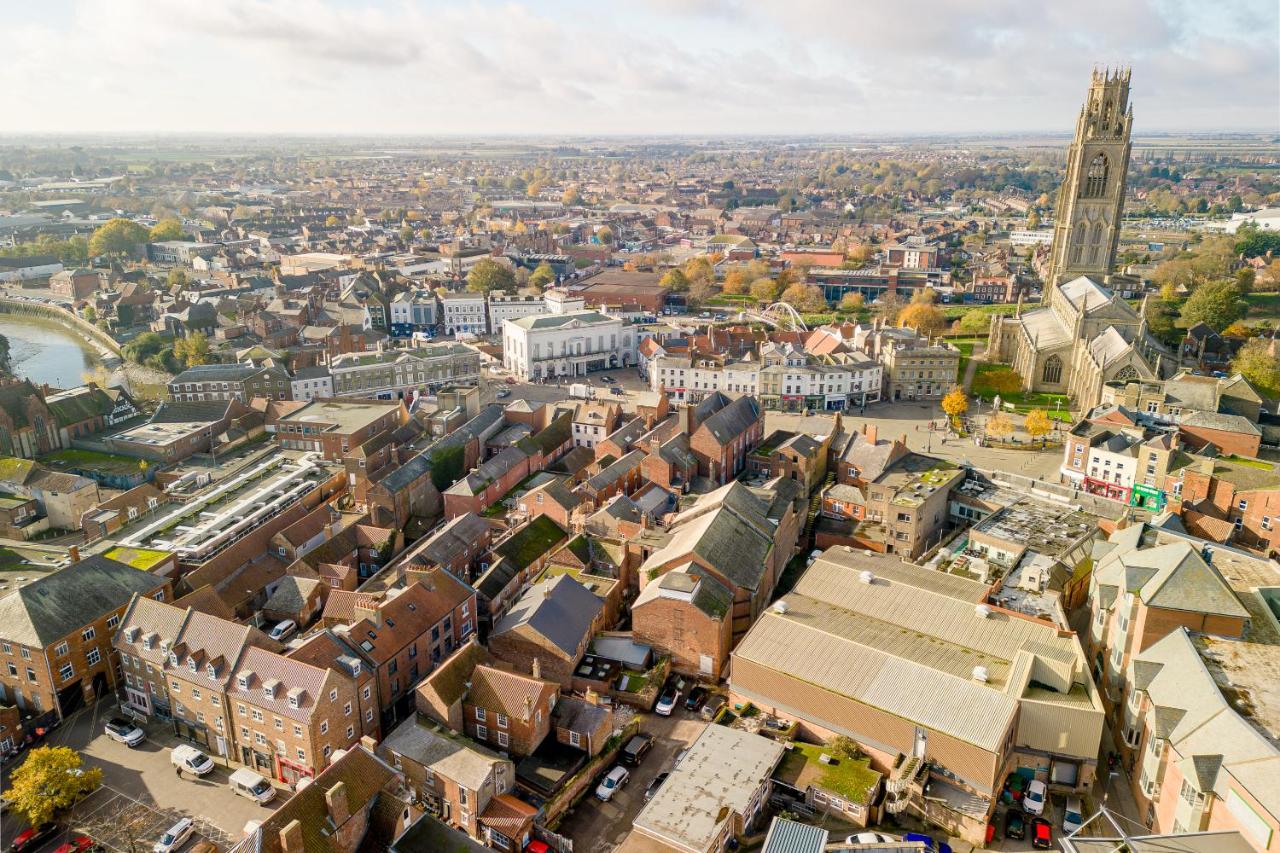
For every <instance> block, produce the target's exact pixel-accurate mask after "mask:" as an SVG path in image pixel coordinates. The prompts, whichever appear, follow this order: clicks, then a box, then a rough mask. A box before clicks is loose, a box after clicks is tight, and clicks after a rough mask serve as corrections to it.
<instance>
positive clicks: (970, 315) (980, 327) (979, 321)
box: [956, 308, 991, 335]
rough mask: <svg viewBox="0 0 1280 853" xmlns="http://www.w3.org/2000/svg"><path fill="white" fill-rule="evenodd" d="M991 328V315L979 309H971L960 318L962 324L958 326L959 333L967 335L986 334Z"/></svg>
mask: <svg viewBox="0 0 1280 853" xmlns="http://www.w3.org/2000/svg"><path fill="white" fill-rule="evenodd" d="M990 328H991V315H990V314H988V313H987V312H986V311H979V310H978V309H977V308H973V309H970V310H968V311H966V312H964V314H963V315H962V316H961V317H960V322H959V323H957V324H956V329H957V331H960V332H963V333H964V334H966V335H981V334H985V333H986V332H987V330H988V329H990Z"/></svg>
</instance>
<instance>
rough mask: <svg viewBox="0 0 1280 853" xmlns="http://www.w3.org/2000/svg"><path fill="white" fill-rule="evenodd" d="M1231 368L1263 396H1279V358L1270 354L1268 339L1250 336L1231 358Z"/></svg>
mask: <svg viewBox="0 0 1280 853" xmlns="http://www.w3.org/2000/svg"><path fill="white" fill-rule="evenodd" d="M1231 370H1232V372H1234V373H1239V374H1240V375H1241V376H1243V377H1244V378H1245V379H1248V380H1249V381H1250V382H1251V383H1253V386H1254V387H1255V388H1257V389H1258V391H1260V392H1261V393H1262V394H1263V395H1264V396H1267V397H1272V398H1275V397H1280V358H1277V357H1276V356H1275V355H1274V354H1272V352H1271V346H1270V341H1267V340H1266V339H1264V338H1251V339H1250V340H1249V341H1248V343H1246V344H1245V345H1244V346H1242V347H1241V348H1240V351H1239V352H1238V353H1236V357H1235V358H1234V359H1232V361H1231Z"/></svg>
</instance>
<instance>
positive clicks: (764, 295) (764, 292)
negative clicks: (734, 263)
mask: <svg viewBox="0 0 1280 853" xmlns="http://www.w3.org/2000/svg"><path fill="white" fill-rule="evenodd" d="M780 290H781V288H780V287H779V286H778V283H777V282H776V281H774V280H773V279H771V278H758V279H756V280H755V281H753V282H751V298H752V299H756V300H758V301H760V302H774V301H776V300H777V298H778V292H779V291H780Z"/></svg>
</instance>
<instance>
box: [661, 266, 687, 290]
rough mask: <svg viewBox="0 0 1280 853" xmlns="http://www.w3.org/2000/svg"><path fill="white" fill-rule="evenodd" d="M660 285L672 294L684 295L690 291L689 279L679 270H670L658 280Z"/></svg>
mask: <svg viewBox="0 0 1280 853" xmlns="http://www.w3.org/2000/svg"><path fill="white" fill-rule="evenodd" d="M658 284H660V285H661V286H663V287H665V288H666V289H667V290H669V291H671V292H672V293H683V292H684V291H686V290H688V289H689V278H688V277H687V276H686V275H685V274H684V273H683V272H681V271H680V270H678V269H669V270H667V271H666V272H665V273H664V274H663V276H662V278H660V279H658Z"/></svg>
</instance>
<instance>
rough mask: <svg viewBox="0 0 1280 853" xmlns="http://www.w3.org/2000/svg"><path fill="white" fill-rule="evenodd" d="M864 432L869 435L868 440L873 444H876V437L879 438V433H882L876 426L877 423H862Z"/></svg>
mask: <svg viewBox="0 0 1280 853" xmlns="http://www.w3.org/2000/svg"><path fill="white" fill-rule="evenodd" d="M862 432H863V434H864V435H865V436H866V437H867V441H868V442H869V443H871V444H875V443H876V439H877V438H878V437H879V435H880V431H879V429H877V428H876V425H875V424H870V425H867V424H863V425H862Z"/></svg>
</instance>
